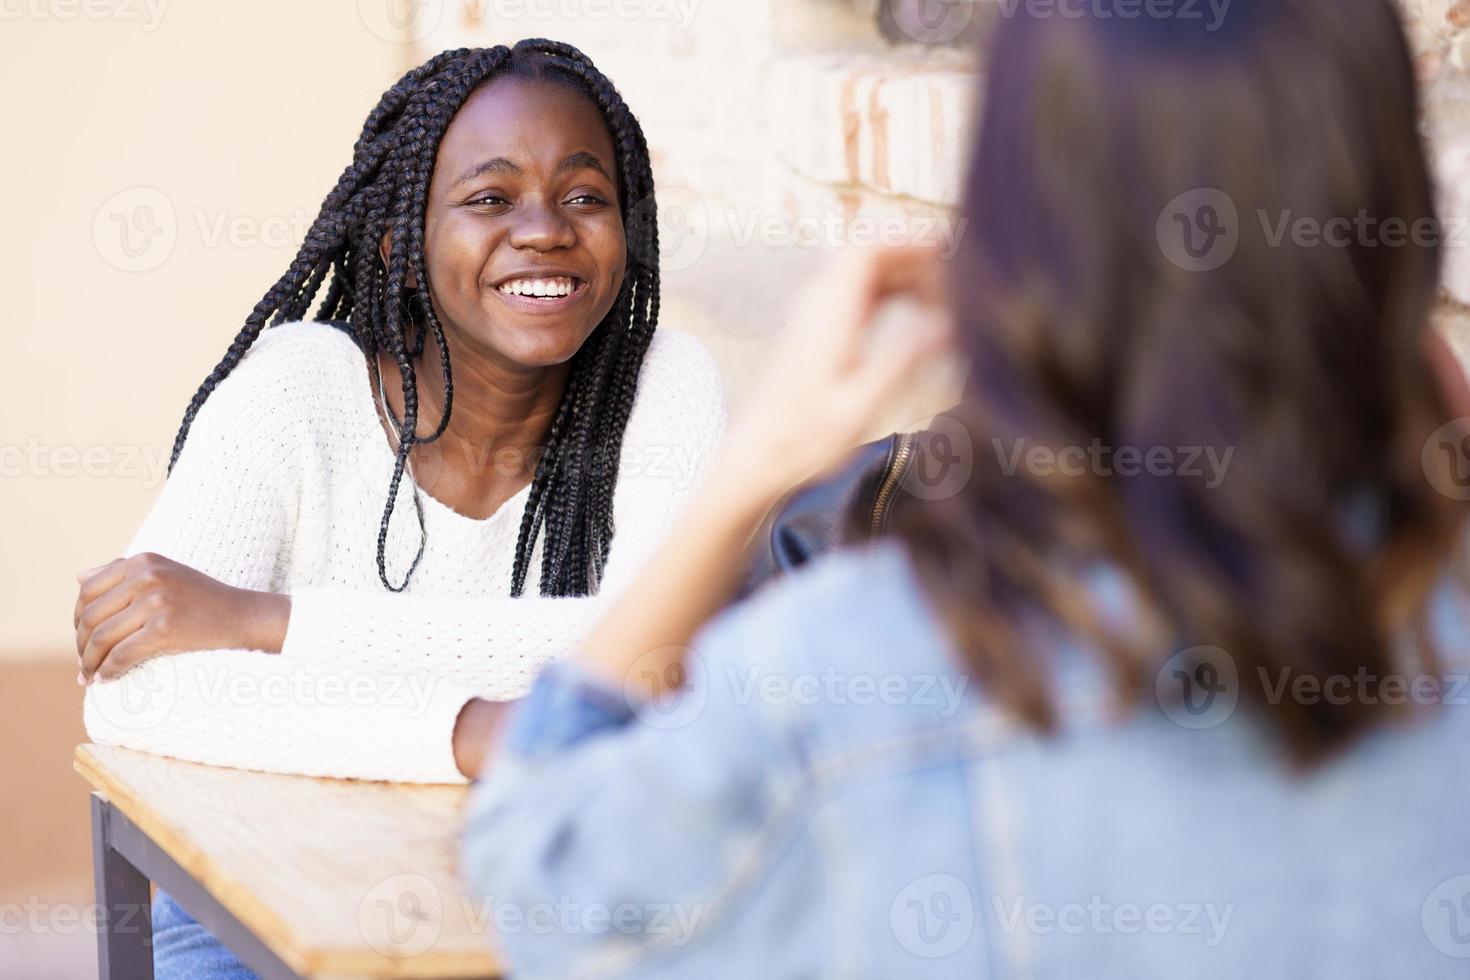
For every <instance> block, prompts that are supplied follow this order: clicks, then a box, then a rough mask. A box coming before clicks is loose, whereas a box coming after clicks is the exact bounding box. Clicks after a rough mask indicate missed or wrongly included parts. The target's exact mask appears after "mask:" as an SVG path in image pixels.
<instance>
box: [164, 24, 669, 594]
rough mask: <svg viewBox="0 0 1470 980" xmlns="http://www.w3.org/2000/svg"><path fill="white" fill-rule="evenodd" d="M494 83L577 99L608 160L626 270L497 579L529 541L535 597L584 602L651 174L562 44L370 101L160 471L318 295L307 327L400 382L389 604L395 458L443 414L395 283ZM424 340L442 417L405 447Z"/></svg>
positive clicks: (626, 378) (638, 278) (655, 298)
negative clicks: (549, 87)
mask: <svg viewBox="0 0 1470 980" xmlns="http://www.w3.org/2000/svg"><path fill="white" fill-rule="evenodd" d="M507 75H514V76H520V77H528V78H537V79H547V80H554V81H558V82H561V83H565V84H570V85H573V86H576V87H577V88H578V89H579V90H580V91H583V92H585V93H586V94H587V95H588V96H589V97H590V98H591V99H592V101H593V102H594V103H595V104H596V106H597V108H598V111H599V112H600V113H601V115H602V118H603V120H604V121H605V122H606V124H607V127H608V131H609V133H610V134H611V135H612V140H613V144H614V147H615V150H616V154H617V165H618V180H619V188H620V200H619V207H620V210H621V212H622V217H623V227H624V232H625V235H626V237H627V245H628V249H627V251H628V263H627V272H626V274H625V276H624V279H623V285H622V288H621V290H620V291H619V293H618V296H617V299H616V300H615V302H614V303H613V306H612V309H611V310H610V311H609V312H608V314H607V316H606V317H605V318H604V319H603V321H602V323H600V324H599V325H598V327H597V329H596V330H595V331H594V332H593V333H592V335H591V337H589V338H588V340H587V342H586V343H585V344H583V345H582V348H581V349H580V350H579V351H578V352H577V354H576V355H575V356H574V357H573V359H572V366H571V371H570V375H569V378H568V381H567V388H566V392H565V394H564V395H563V396H562V401H561V405H560V407H559V408H558V410H557V413H556V415H555V417H554V419H553V421H552V424H551V427H550V429H549V430H548V432H547V436H546V440H545V447H544V452H542V454H541V457H540V460H539V461H538V463H537V466H536V473H535V476H534V478H533V479H532V481H531V490H530V496H529V499H528V500H527V502H526V510H525V513H524V515H523V516H522V518H521V528H520V535H519V538H518V539H517V542H516V555H515V566H514V569H513V572H512V581H511V595H513V596H519V595H521V594H522V593H523V592H524V590H525V582H526V576H527V574H528V572H529V568H530V562H531V554H532V552H533V551H534V549H535V544H536V539H537V537H538V535H542V534H544V535H545V539H546V540H545V546H544V549H543V554H542V562H541V582H540V592H541V594H542V595H552V596H581V595H588V594H591V593H593V592H596V591H597V587H598V581H599V579H600V577H601V574H602V570H603V567H604V565H605V563H606V560H607V552H608V547H609V545H610V543H611V541H612V537H613V519H612V514H613V507H612V504H613V491H614V490H615V489H616V487H617V476H618V458H619V455H620V451H621V447H622V439H623V430H624V428H625V427H626V425H627V422H628V416H629V414H630V413H631V411H632V407H633V395H634V390H635V388H636V385H637V380H638V371H639V368H640V367H641V366H642V364H643V357H644V354H645V353H646V352H647V350H648V344H649V341H650V340H651V339H652V337H653V331H654V328H655V326H656V325H657V323H658V308H659V281H658V228H657V220H656V213H655V210H654V206H653V205H654V198H653V171H652V167H651V165H650V161H649V155H648V144H647V142H646V141H645V140H644V137H643V130H642V127H640V126H639V125H638V121H637V120H636V119H635V118H634V117H633V114H632V113H631V112H630V111H629V110H628V107H627V106H626V105H625V104H624V103H623V100H622V97H621V96H620V95H619V94H618V91H617V89H616V88H615V87H614V86H613V84H612V82H610V81H609V80H608V79H607V77H606V76H604V75H603V74H602V73H601V72H600V71H598V70H597V68H596V66H595V65H593V63H592V61H591V59H589V58H588V57H587V56H586V55H584V54H583V53H582V52H581V51H579V50H577V49H576V48H574V47H572V46H571V45H569V44H563V43H561V42H558V41H548V40H544V39H541V38H536V39H527V40H524V41H521V42H519V43H518V44H516V45H515V47H513V48H508V47H505V46H503V45H502V46H497V47H494V48H460V49H458V50H454V51H446V52H444V53H442V54H439V55H437V56H435V57H434V58H431V59H430V60H429V61H427V62H426V63H425V64H423V65H421V66H419V67H418V68H415V69H414V70H412V71H410V72H409V73H408V74H406V75H404V76H403V78H402V79H400V80H399V81H398V83H397V84H395V85H394V86H393V87H392V88H390V89H389V90H388V91H387V92H386V93H385V94H384V95H383V97H382V99H381V100H380V101H379V102H378V104H377V106H376V107H374V109H373V111H372V112H371V113H369V114H368V117H367V122H366V123H364V124H363V128H362V135H361V136H360V137H359V138H358V140H357V144H356V145H355V146H354V147H353V152H352V163H351V164H349V165H348V167H347V169H346V170H344V171H343V172H342V176H341V177H340V178H339V179H338V181H337V185H336V186H335V187H334V188H332V190H331V192H330V193H329V194H328V195H327V197H326V200H325V201H323V202H322V207H321V211H320V213H319V214H318V215H317V217H316V220H315V221H314V222H312V225H311V229H310V231H309V232H308V233H307V235H306V241H305V243H304V244H303V245H302V246H301V249H300V251H298V252H297V253H296V258H295V259H293V260H292V262H291V266H290V268H288V269H287V270H286V274H285V275H283V276H282V277H281V278H280V279H279V280H278V281H277V282H276V284H275V285H274V286H272V287H271V288H270V290H269V291H268V292H267V293H266V294H265V297H264V298H263V299H262V300H261V301H260V302H259V303H257V304H255V308H254V309H253V310H252V311H251V313H250V315H249V316H248V317H247V318H246V320H245V326H244V327H243V328H242V329H241V330H240V332H239V334H237V335H236V336H235V339H234V341H233V342H232V343H231V344H230V348H229V351H228V352H227V353H226V354H225V356H224V358H223V359H222V360H221V361H220V362H219V364H218V365H216V366H215V368H214V370H213V371H211V372H210V373H209V376H208V377H207V378H205V379H204V383H203V384H201V385H200V386H199V390H198V391H197V392H195V394H194V397H193V398H192V399H191V400H190V402H189V408H188V410H187V411H186V412H185V413H184V420H183V424H182V425H181V426H180V427H179V433H178V436H177V437H176V438H175V440H174V447H173V454H172V455H171V456H170V458H169V472H172V471H173V467H174V463H175V462H177V461H178V458H179V453H180V451H181V450H182V449H183V447H184V440H185V438H186V437H187V436H188V434H189V427H190V425H191V424H192V423H193V421H194V417H195V415H196V414H198V412H199V409H200V406H202V405H203V404H204V402H205V400H206V399H208V398H209V396H210V393H211V392H213V391H214V389H215V387H216V386H217V385H218V384H219V383H220V382H221V381H223V380H224V379H225V378H226V377H227V376H228V375H229V374H230V372H231V371H233V370H234V368H235V366H236V365H237V364H239V363H240V359H241V358H242V357H244V355H245V353H246V351H248V350H249V349H250V346H251V345H252V344H253V343H254V342H255V339H256V338H257V337H259V336H260V332H261V330H262V329H265V327H266V323H267V321H270V322H271V324H272V325H276V324H280V323H285V322H289V321H294V320H301V319H304V318H305V317H306V315H307V312H308V310H309V308H310V306H311V303H312V301H313V300H314V299H315V297H316V295H317V294H318V292H319V291H320V290H321V288H322V286H323V284H327V291H326V296H325V298H324V299H323V301H322V303H321V305H320V306H319V307H318V309H317V313H316V317H315V319H317V320H324V321H334V322H339V323H342V324H344V325H345V327H346V328H347V329H348V330H349V331H350V333H351V334H352V336H353V338H354V339H355V340H356V341H357V345H358V346H359V347H360V348H361V349H362V350H363V352H364V354H366V355H367V358H368V360H369V363H370V364H372V365H374V366H376V363H377V352H378V351H379V350H384V351H386V352H387V353H388V354H389V355H390V356H392V358H393V359H394V361H395V362H396V363H397V365H398V370H399V374H400V375H401V377H402V379H403V404H404V417H403V419H402V420H401V422H400V423H399V425H398V428H399V430H400V432H401V434H402V437H401V438H400V439H399V446H398V450H397V459H396V462H395V465H394V469H393V478H392V481H391V482H390V483H389V486H388V502H387V505H386V506H385V508H384V511H383V519H382V524H381V526H380V527H379V529H378V577H379V578H380V579H381V580H382V582H383V585H384V586H386V587H387V588H388V589H390V590H392V591H394V592H400V591H402V590H403V589H404V588H406V587H407V585H408V581H409V578H410V577H411V576H412V574H413V570H414V567H416V566H417V564H418V560H419V558H420V557H422V555H423V547H424V545H423V542H422V541H420V544H419V552H418V555H417V556H416V557H415V558H414V562H413V565H411V566H410V567H409V569H408V572H407V573H405V575H404V576H403V581H402V582H401V583H400V584H397V585H394V584H393V583H392V582H391V581H389V578H388V570H387V565H386V562H385V546H386V542H387V537H388V526H389V520H390V518H391V517H392V515H393V509H394V505H395V503H396V501H397V498H398V488H399V484H400V482H401V481H402V478H403V473H404V467H405V466H406V465H407V462H408V454H409V452H410V450H411V449H412V448H413V447H414V446H415V445H416V444H419V443H428V442H433V441H434V440H435V439H438V438H439V437H440V436H441V435H443V433H444V431H445V429H446V427H447V426H448V424H449V417H450V411H451V409H452V407H453V402H454V384H453V380H452V376H451V373H450V365H449V350H448V347H447V346H446V344H445V340H444V329H443V327H442V326H441V324H440V322H439V318H438V316H437V315H436V314H435V312H434V308H433V304H432V303H430V302H428V300H427V295H428V294H427V289H426V288H421V289H413V288H409V287H407V286H406V285H405V283H406V281H407V280H408V278H409V273H410V272H412V274H413V276H414V278H415V279H416V281H417V283H418V284H419V285H420V286H421V287H426V284H427V283H428V281H429V279H428V270H427V268H426V264H425V261H424V205H425V201H426V199H427V196H428V188H429V181H430V178H431V177H432V175H433V172H434V160H435V157H436V156H437V154H438V149H439V142H440V140H441V139H442V138H443V136H444V132H445V130H446V129H447V128H448V127H449V122H450V120H451V119H452V118H453V117H454V115H455V113H456V112H458V111H459V108H460V107H461V106H462V105H463V104H464V102H465V100H466V99H468V98H469V96H470V94H471V93H472V92H473V91H474V90H475V89H476V88H478V87H479V86H480V85H481V84H483V83H485V82H486V81H489V80H490V79H492V78H494V77H501V76H507ZM385 232H386V233H387V234H388V235H389V240H390V251H389V256H388V260H387V263H386V265H385V264H384V262H383V261H382V259H381V256H380V253H379V245H380V242H381V240H382V237H383V235H384V233H385ZM430 336H432V337H433V340H434V343H435V345H436V346H437V347H438V349H439V359H440V364H441V366H442V370H443V374H444V414H443V416H442V417H441V418H440V419H439V423H438V426H437V427H436V428H435V429H434V431H433V433H431V434H430V435H427V436H419V435H417V424H418V388H417V383H416V380H415V377H414V367H413V363H414V359H415V358H417V357H418V356H419V355H420V354H421V353H422V352H423V349H424V346H425V343H426V341H427V339H428V338H429V337H430ZM388 410H389V411H390V412H391V411H392V410H391V409H388ZM395 421H397V420H396V419H395Z"/></svg>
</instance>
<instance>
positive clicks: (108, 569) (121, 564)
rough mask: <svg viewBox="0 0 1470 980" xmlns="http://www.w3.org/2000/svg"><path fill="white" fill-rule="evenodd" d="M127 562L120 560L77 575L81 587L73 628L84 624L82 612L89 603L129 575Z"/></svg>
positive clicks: (79, 588) (73, 612)
mask: <svg viewBox="0 0 1470 980" xmlns="http://www.w3.org/2000/svg"><path fill="white" fill-rule="evenodd" d="M127 564H128V563H127V560H126V559H124V558H118V559H115V560H113V561H110V562H108V563H106V564H105V565H98V566H97V567H96V568H87V569H83V570H82V571H80V572H78V573H77V581H78V582H79V583H81V584H80V586H79V587H78V589H77V604H76V608H75V609H74V610H73V611H72V627H73V628H75V627H78V626H80V625H81V622H82V610H83V609H85V608H86V606H87V603H89V602H91V601H92V600H93V599H95V598H97V597H98V596H100V595H101V594H102V593H104V592H106V591H107V590H108V589H110V588H112V587H113V586H115V585H117V584H118V583H119V582H121V581H122V580H123V579H124V578H125V577H126V575H127Z"/></svg>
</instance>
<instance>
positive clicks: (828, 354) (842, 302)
mask: <svg viewBox="0 0 1470 980" xmlns="http://www.w3.org/2000/svg"><path fill="white" fill-rule="evenodd" d="M898 299H903V300H909V301H911V303H912V304H913V305H914V307H915V308H914V310H913V311H912V313H913V315H912V316H907V317H903V318H902V319H897V320H895V322H894V323H893V324H892V326H893V329H891V330H887V331H875V329H874V325H875V321H876V319H877V316H878V313H879V311H880V310H881V308H882V307H883V306H884V304H885V303H886V302H888V301H890V300H898ZM948 323H949V321H948V317H947V315H946V314H945V313H944V312H943V282H942V267H941V264H940V259H939V253H938V250H937V249H935V248H932V247H909V248H902V249H849V250H847V251H845V252H842V253H839V254H838V256H837V257H836V259H835V261H834V262H833V263H832V265H831V266H830V267H829V268H828V269H827V270H826V271H825V272H823V273H822V274H821V275H819V276H817V277H816V278H814V279H812V280H811V281H810V282H808V283H807V284H806V285H805V286H804V287H803V288H802V290H801V291H800V292H799V293H798V294H797V296H796V298H795V300H794V301H793V303H792V306H791V308H790V313H789V314H788V316H787V321H786V323H784V324H783V326H782V331H781V334H780V336H779V338H778V339H777V340H776V342H775V343H774V345H773V346H772V349H771V352H770V354H769V356H768V357H766V358H765V360H766V363H767V365H768V367H767V368H766V371H765V373H764V374H763V375H762V376H761V378H760V380H759V381H758V382H757V384H756V387H755V389H754V391H753V392H752V394H751V397H750V398H749V399H747V401H746V405H747V406H748V407H747V408H746V409H745V411H744V412H743V413H742V415H741V416H740V418H739V419H738V421H737V424H736V426H735V427H734V428H733V429H732V430H731V433H730V437H729V439H728V440H727V445H728V446H729V448H730V453H729V454H727V455H736V456H740V457H742V458H741V461H740V463H738V464H734V465H735V466H736V467H737V468H739V467H749V468H750V472H751V473H752V476H755V475H756V474H759V475H760V476H761V477H763V478H765V482H766V483H767V484H769V489H770V490H772V491H774V493H775V494H776V495H779V494H780V493H781V492H784V491H785V490H788V489H790V488H791V487H792V486H794V485H796V484H799V483H803V482H805V481H807V480H809V479H811V478H813V477H815V476H818V475H820V474H822V473H823V472H825V471H826V470H828V469H830V468H832V467H835V466H836V465H837V464H838V463H840V462H841V461H842V460H843V459H844V458H846V457H847V455H848V453H849V452H850V451H851V450H852V449H853V447H854V446H856V445H857V444H858V443H859V442H861V441H862V440H863V439H864V438H867V437H871V435H872V431H871V430H872V427H873V426H874V424H875V423H876V422H877V421H878V419H879V416H880V413H881V412H882V411H883V409H885V408H886V407H888V406H889V404H890V403H891V402H892V400H893V397H894V396H895V395H896V394H897V393H898V391H899V390H900V389H901V388H902V387H903V385H904V382H906V381H909V380H911V378H912V376H913V374H914V372H915V371H916V370H918V369H919V368H920V367H921V366H922V365H923V364H924V363H925V362H926V361H928V360H930V359H931V358H933V357H934V356H935V355H936V354H937V353H938V352H939V351H940V350H941V349H942V348H943V347H944V345H945V343H946V342H947V340H948V338H949V334H950V330H949V326H948ZM762 489H766V487H764V486H763V487H762Z"/></svg>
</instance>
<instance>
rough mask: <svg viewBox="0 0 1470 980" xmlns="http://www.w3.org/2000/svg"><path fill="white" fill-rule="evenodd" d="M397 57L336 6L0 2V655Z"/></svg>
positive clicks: (51, 622) (129, 499)
mask: <svg viewBox="0 0 1470 980" xmlns="http://www.w3.org/2000/svg"><path fill="white" fill-rule="evenodd" d="M149 4H151V10H150V6H149ZM407 52H408V49H407V47H406V46H405V45H404V44H402V43H393V42H390V41H389V40H385V39H383V38H382V37H379V36H378V35H377V34H375V33H374V32H373V31H372V30H370V29H369V28H368V27H367V26H366V24H365V23H364V19H363V18H362V17H361V16H360V15H359V12H358V9H357V5H356V4H354V2H352V0H346V2H342V3H301V2H291V0H251V2H249V3H239V4H232V3H217V2H213V0H147V2H146V3H145V2H144V0H86V2H85V3H83V2H80V0H3V2H0V92H3V93H4V94H3V96H0V98H3V105H4V108H3V116H0V119H3V139H4V150H3V152H0V186H3V188H4V191H3V195H4V199H5V215H4V219H3V227H4V229H5V230H4V234H3V236H0V276H3V277H4V282H3V289H0V297H3V300H0V302H3V304H4V308H3V310H0V324H3V326H0V329H3V331H4V349H5V364H6V369H5V371H4V378H3V380H0V398H3V399H4V405H3V411H0V508H3V510H0V513H3V524H0V528H3V529H0V552H3V554H4V556H5V560H4V562H3V563H0V656H15V655H25V654H32V653H43V652H57V651H64V649H65V646H66V644H67V643H68V641H69V637H70V624H71V620H70V613H71V607H72V602H73V599H74V596H75V586H74V585H73V582H72V579H73V575H74V573H75V571H76V570H77V569H80V568H83V567H85V566H87V565H89V564H93V563H96V562H98V561H100V560H103V559H106V558H109V557H113V556H114V555H115V554H116V553H117V552H118V551H119V550H120V549H121V548H122V547H123V546H124V545H125V544H126V543H127V540H128V537H129V535H130V533H131V531H132V529H133V527H134V526H135V525H136V523H137V522H138V520H139V518H140V517H141V515H142V514H143V513H144V510H145V508H146V507H147V505H148V503H149V502H150V501H151V500H152V498H153V496H154V494H155V493H156V492H157V489H158V486H159V481H160V480H161V479H162V466H163V464H164V463H166V461H167V455H166V454H167V450H168V447H169V446H170V444H171V443H172V439H173V434H174V430H175V427H176V426H177V424H178V421H179V417H180V415H181V414H182V411H183V408H184V405H185V404H186V403H187V400H188V397H189V395H190V394H191V393H192V391H193V389H194V387H195V386H196V385H197V384H198V383H199V381H200V379H201V378H202V377H203V376H204V374H205V373H206V372H207V371H208V370H209V368H210V367H211V366H213V364H214V362H215V360H216V359H217V358H218V357H219V355H220V354H221V353H222V352H223V351H224V348H225V346H226V345H227V343H228V342H229V339H230V337H231V336H232V335H233V334H234V332H235V331H236V330H237V329H238V328H239V326H240V323H241V322H242V321H243V319H244V315H245V313H246V312H247V311H248V310H249V308H250V306H251V305H252V304H253V303H254V302H255V301H256V300H258V299H259V298H260V295H261V294H262V293H263V292H264V290H265V289H266V287H267V286H268V285H269V284H270V282H271V281H273V280H274V278H275V277H276V276H278V275H279V274H280V273H281V271H282V270H284V268H285V266H286V264H287V263H288V262H289V261H290V258H291V256H292V254H293V253H294V249H295V243H296V240H297V239H299V237H300V235H301V234H302V232H304V228H298V227H296V224H297V223H298V222H300V221H305V220H308V219H309V218H310V216H311V215H313V214H314V213H315V209H316V207H317V205H319V204H320V202H321V199H322V197H323V195H324V194H325V193H326V191H327V190H328V189H329V188H330V187H331V185H332V183H333V182H334V181H335V179H336V177H337V174H338V173H339V172H340V170H341V168H342V166H343V165H345V164H346V162H347V159H348V157H347V154H348V153H349V152H350V149H351V146H352V142H353V140H354V139H355V138H356V135H357V130H358V128H359V127H360V126H361V124H362V119H363V117H364V116H365V115H366V113H367V110H368V109H369V108H371V106H372V104H373V103H374V102H375V101H376V99H377V97H378V96H379V95H380V94H381V92H382V91H383V89H384V88H386V87H387V86H388V85H390V84H391V83H392V81H393V79H394V78H395V77H396V76H397V74H399V73H400V71H401V70H402V68H403V67H405V66H406V64H407V62H408V59H409V58H410V57H411V56H410V55H409V54H408V53H407ZM118 195H120V196H118ZM140 206H151V207H152V209H153V210H152V214H151V218H150V216H149V215H147V214H146V213H144V212H142V211H140V210H137V209H138V208H139V207H140ZM133 220H136V221H138V222H139V225H141V226H144V227H151V228H156V229H161V230H162V234H159V235H155V236H154V237H153V238H152V239H149V240H148V241H149V242H150V244H149V245H148V247H146V248H145V247H143V243H144V239H143V238H142V237H141V235H140V233H139V231H138V230H137V227H138V226H134V227H133V230H132V235H133V239H132V245H133V248H134V250H135V252H136V255H135V256H134V257H129V256H128V254H127V253H126V252H125V251H124V250H123V249H122V248H121V245H122V239H121V238H120V237H119V232H120V230H121V227H122V225H121V224H120V223H124V222H129V221H133ZM94 232H95V234H94ZM170 238H171V239H172V247H171V249H170V248H169V241H170ZM130 263H136V264H137V265H139V266H146V267H147V268H146V269H144V270H142V271H130V270H129V268H128V266H129V264H130ZM83 464H85V466H84V465H83ZM89 474H90V475H89Z"/></svg>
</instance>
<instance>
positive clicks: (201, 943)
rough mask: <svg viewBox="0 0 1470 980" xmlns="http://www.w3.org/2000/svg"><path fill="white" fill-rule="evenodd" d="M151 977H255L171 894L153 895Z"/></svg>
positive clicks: (245, 979)
mask: <svg viewBox="0 0 1470 980" xmlns="http://www.w3.org/2000/svg"><path fill="white" fill-rule="evenodd" d="M153 977H154V980H194V978H201V980H257V977H256V976H255V974H253V973H251V972H250V971H249V970H247V969H246V968H245V964H244V963H241V962H240V961H239V960H238V959H237V958H236V957H235V954H234V953H232V952H230V950H229V947H227V946H226V945H225V944H224V943H222V942H220V941H219V940H218V939H216V938H214V935H213V934H212V933H210V932H209V931H208V930H207V929H205V928H204V927H203V926H201V925H200V924H199V923H197V922H195V921H194V917H193V916H191V915H190V914H189V913H188V912H185V911H184V908H183V906H181V905H180V904H179V903H178V902H175V901H174V900H173V896H171V895H169V894H168V893H167V892H164V891H162V890H160V891H159V892H158V893H157V894H156V895H155V896H154V897H153Z"/></svg>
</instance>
